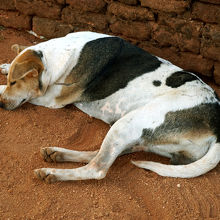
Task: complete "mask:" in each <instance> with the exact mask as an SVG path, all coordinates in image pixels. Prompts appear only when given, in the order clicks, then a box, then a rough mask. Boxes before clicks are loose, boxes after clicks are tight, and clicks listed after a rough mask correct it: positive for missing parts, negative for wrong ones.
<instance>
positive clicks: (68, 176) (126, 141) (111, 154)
mask: <svg viewBox="0 0 220 220" xmlns="http://www.w3.org/2000/svg"><path fill="white" fill-rule="evenodd" d="M139 111H140V110H134V111H133V112H131V113H129V114H127V115H126V116H124V117H123V118H122V119H120V120H118V121H117V122H116V123H115V124H114V125H113V126H112V127H111V129H110V130H109V132H108V134H107V135H106V137H105V139H104V141H103V143H102V146H101V149H100V150H99V152H98V153H97V154H96V152H95V153H94V152H93V153H91V154H90V153H89V154H87V156H88V155H89V157H90V156H91V157H92V156H94V155H95V154H96V155H95V156H94V158H93V159H92V160H91V161H90V162H89V163H88V164H87V165H86V166H83V167H79V168H76V169H53V168H52V169H51V168H42V169H37V170H35V174H36V176H37V177H38V178H40V179H42V180H45V181H46V182H54V181H68V180H85V179H102V178H104V177H105V176H106V173H107V171H108V169H109V168H110V166H111V165H112V164H113V162H114V161H115V159H116V158H117V157H118V156H119V155H121V154H122V152H124V153H127V152H129V149H130V148H132V146H134V145H137V144H138V143H139V139H140V137H141V134H142V126H140V123H137V120H140V118H141V116H139ZM141 113H143V112H141ZM134 117H135V118H134ZM74 153H75V152H74ZM93 154H94V155H93ZM85 155H86V153H85V154H84V156H85ZM84 159H85V158H84ZM87 159H88V158H87Z"/></svg>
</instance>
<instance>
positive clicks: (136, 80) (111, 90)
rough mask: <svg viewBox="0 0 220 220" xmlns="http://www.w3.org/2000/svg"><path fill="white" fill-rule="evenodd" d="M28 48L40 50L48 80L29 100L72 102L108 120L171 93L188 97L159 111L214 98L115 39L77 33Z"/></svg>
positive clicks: (54, 104)
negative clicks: (36, 96)
mask: <svg viewBox="0 0 220 220" xmlns="http://www.w3.org/2000/svg"><path fill="white" fill-rule="evenodd" d="M29 49H34V50H36V51H38V52H39V51H40V52H41V53H42V61H43V62H44V64H45V67H46V68H45V69H46V70H45V73H44V74H43V76H42V79H41V80H42V81H44V82H45V81H48V82H47V83H48V89H47V92H46V93H45V95H44V96H42V97H39V98H36V99H33V100H31V103H33V104H37V105H43V106H47V107H51V108H60V107H63V106H65V105H67V104H70V103H75V105H76V106H77V107H78V108H79V109H81V110H82V111H84V112H86V113H87V114H89V115H90V116H93V117H96V118H99V119H101V120H103V121H105V122H107V123H112V122H115V121H117V120H118V119H119V118H121V117H123V116H124V115H125V114H127V113H129V112H131V111H132V110H135V109H137V108H139V107H143V106H144V105H146V104H148V103H150V102H152V101H153V100H155V99H156V98H158V97H160V96H163V95H167V94H170V100H167V101H172V95H173V94H175V93H179V94H182V96H183V97H185V99H186V100H187V101H186V102H182V103H175V105H174V106H173V108H172V109H166V110H165V111H164V113H163V114H166V113H167V112H169V111H176V110H180V109H185V108H190V107H194V106H196V105H199V104H201V103H209V102H215V101H217V99H216V95H215V93H214V91H213V90H212V89H211V88H210V87H209V86H207V85H206V84H205V83H203V82H202V81H201V80H200V79H199V78H198V77H197V76H195V75H194V74H191V73H189V72H185V71H183V70H182V69H181V68H179V67H177V66H175V65H173V64H171V63H169V62H168V61H166V60H163V59H161V58H157V57H155V56H153V55H150V54H149V53H147V52H145V51H143V50H141V49H140V48H137V47H135V46H133V45H131V44H129V43H127V42H125V41H124V40H122V39H120V38H117V37H111V36H108V35H103V34H97V33H91V32H79V33H74V34H69V35H67V36H66V37H64V38H58V39H53V40H50V41H47V42H44V43H41V44H38V45H36V46H32V47H30V48H29ZM164 106H166V103H161V106H158V108H162V107H163V108H164ZM166 111H167V112H166ZM163 117H164V115H163Z"/></svg>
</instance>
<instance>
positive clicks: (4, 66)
mask: <svg viewBox="0 0 220 220" xmlns="http://www.w3.org/2000/svg"><path fill="white" fill-rule="evenodd" d="M9 68H10V64H8V63H4V64H2V65H0V70H1V73H2V74H4V75H7V74H8V72H9Z"/></svg>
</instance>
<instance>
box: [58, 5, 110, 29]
mask: <svg viewBox="0 0 220 220" xmlns="http://www.w3.org/2000/svg"><path fill="white" fill-rule="evenodd" d="M62 20H63V21H64V22H65V23H69V24H72V25H75V26H77V25H81V26H85V27H88V28H90V30H98V31H103V30H105V29H106V28H107V26H108V23H107V20H106V16H105V15H103V14H97V13H92V12H87V13H81V12H79V11H75V10H73V9H71V8H70V7H66V8H64V9H63V11H62Z"/></svg>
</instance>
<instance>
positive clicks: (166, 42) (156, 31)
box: [152, 23, 177, 47]
mask: <svg viewBox="0 0 220 220" xmlns="http://www.w3.org/2000/svg"><path fill="white" fill-rule="evenodd" d="M152 30H153V32H152V39H154V40H155V41H157V43H158V44H159V45H160V46H161V47H169V46H171V45H176V44H177V42H176V39H175V36H174V33H173V32H172V31H171V29H170V28H169V27H167V26H162V25H157V24H156V23H154V24H153V26H152Z"/></svg>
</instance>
